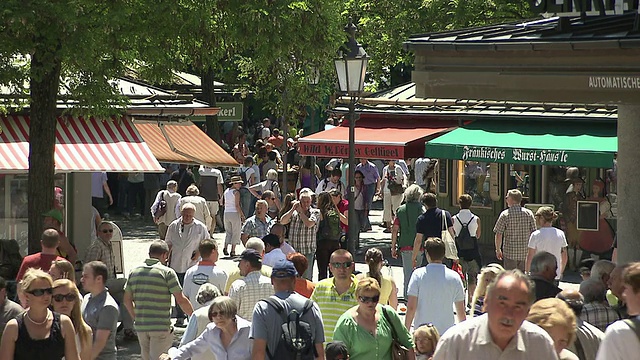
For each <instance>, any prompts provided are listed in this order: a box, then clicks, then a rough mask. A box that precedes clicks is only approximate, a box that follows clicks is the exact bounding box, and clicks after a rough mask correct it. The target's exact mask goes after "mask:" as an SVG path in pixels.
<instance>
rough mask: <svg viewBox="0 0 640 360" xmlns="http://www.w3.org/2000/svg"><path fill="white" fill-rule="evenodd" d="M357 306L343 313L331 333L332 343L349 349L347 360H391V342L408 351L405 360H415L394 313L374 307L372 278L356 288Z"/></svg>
mask: <svg viewBox="0 0 640 360" xmlns="http://www.w3.org/2000/svg"><path fill="white" fill-rule="evenodd" d="M356 299H357V301H358V305H356V306H354V307H352V308H351V309H349V310H347V311H346V312H345V313H344V314H342V316H340V318H339V319H338V322H337V324H336V327H335V331H334V333H333V341H337V340H339V341H342V342H344V343H345V344H346V345H347V349H349V359H351V360H370V359H376V360H391V359H392V354H391V345H392V341H393V340H396V341H398V342H399V343H400V344H402V345H403V346H404V347H406V348H407V349H409V357H408V359H415V353H414V351H413V340H412V339H411V335H410V334H409V330H407V328H406V327H405V326H404V324H403V322H402V320H400V317H399V316H398V313H397V312H396V311H395V309H393V308H391V307H390V306H389V305H381V304H378V300H380V285H378V281H377V280H376V279H373V278H364V279H362V280H360V281H358V285H357V286H356Z"/></svg>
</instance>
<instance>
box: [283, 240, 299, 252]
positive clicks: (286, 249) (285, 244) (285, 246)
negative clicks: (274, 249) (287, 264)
mask: <svg viewBox="0 0 640 360" xmlns="http://www.w3.org/2000/svg"><path fill="white" fill-rule="evenodd" d="M280 250H282V252H283V253H284V254H285V255H289V254H293V253H294V252H296V249H294V248H293V246H291V245H289V243H288V242H286V241H285V242H283V243H282V245H280Z"/></svg>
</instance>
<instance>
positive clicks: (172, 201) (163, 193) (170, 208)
mask: <svg viewBox="0 0 640 360" xmlns="http://www.w3.org/2000/svg"><path fill="white" fill-rule="evenodd" d="M177 189H178V182H177V181H175V180H169V181H168V182H167V189H166V190H160V191H158V193H157V194H156V199H155V200H154V202H153V205H151V216H153V221H154V222H155V223H156V224H157V225H158V233H159V234H160V239H162V240H164V239H165V237H166V236H167V229H168V228H169V225H170V224H171V223H172V222H173V221H174V220H175V219H177V216H176V212H175V211H174V209H175V207H176V204H177V203H178V201H180V198H181V197H182V195H180V194H178V192H177V191H176V190H177ZM161 201H164V202H165V204H166V206H165V210H166V211H165V213H164V214H162V215H160V216H158V214H156V211H157V210H158V207H159V206H160V202H161Z"/></svg>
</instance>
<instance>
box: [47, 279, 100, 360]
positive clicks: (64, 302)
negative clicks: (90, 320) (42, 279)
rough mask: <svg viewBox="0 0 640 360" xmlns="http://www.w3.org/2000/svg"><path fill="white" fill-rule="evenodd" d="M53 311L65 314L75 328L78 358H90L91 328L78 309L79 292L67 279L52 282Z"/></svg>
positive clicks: (83, 359) (85, 359) (84, 359)
mask: <svg viewBox="0 0 640 360" xmlns="http://www.w3.org/2000/svg"><path fill="white" fill-rule="evenodd" d="M51 298H52V300H53V301H52V302H51V305H52V306H53V311H55V312H58V313H60V314H64V315H67V316H68V317H69V318H70V319H71V322H72V323H73V327H74V328H75V330H76V347H77V349H78V354H80V359H82V360H87V359H89V360H90V359H91V346H92V344H93V336H92V334H91V328H90V327H89V325H87V323H85V322H84V320H83V319H82V312H81V311H80V292H79V291H78V288H77V287H76V284H75V283H74V282H73V281H71V280H69V279H58V280H55V281H54V282H53V296H51Z"/></svg>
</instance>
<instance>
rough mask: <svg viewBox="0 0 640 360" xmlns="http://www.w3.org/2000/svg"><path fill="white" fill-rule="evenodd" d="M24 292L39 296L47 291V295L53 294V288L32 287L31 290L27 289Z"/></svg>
mask: <svg viewBox="0 0 640 360" xmlns="http://www.w3.org/2000/svg"><path fill="white" fill-rule="evenodd" d="M25 292H26V293H28V294H31V295H33V296H37V297H40V296H42V295H44V294H45V293H47V294H49V295H51V294H53V288H46V289H33V290H27V291H25Z"/></svg>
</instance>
